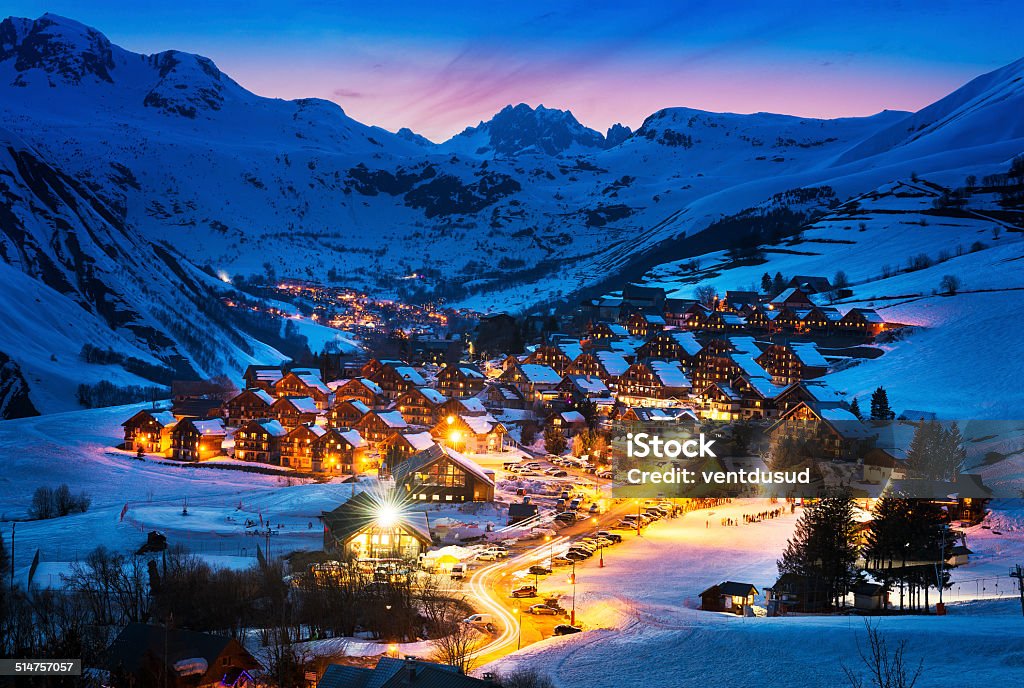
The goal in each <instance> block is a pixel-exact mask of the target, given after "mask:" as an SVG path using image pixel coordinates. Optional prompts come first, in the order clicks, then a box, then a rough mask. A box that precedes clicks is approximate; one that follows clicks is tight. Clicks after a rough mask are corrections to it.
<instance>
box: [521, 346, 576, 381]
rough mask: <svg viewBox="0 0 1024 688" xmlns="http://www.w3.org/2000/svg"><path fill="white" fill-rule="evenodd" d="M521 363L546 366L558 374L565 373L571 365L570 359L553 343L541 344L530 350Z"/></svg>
mask: <svg viewBox="0 0 1024 688" xmlns="http://www.w3.org/2000/svg"><path fill="white" fill-rule="evenodd" d="M523 363H533V364H536V365H540V366H547V367H549V368H553V369H554V370H555V372H557V373H558V374H559V375H565V371H566V370H568V369H569V366H570V365H572V359H571V358H570V357H569V356H567V355H566V353H565V352H564V351H563V350H562V349H560V348H559V347H557V346H555V345H554V344H542V345H540V346H538V347H537V348H536V349H534V350H533V351H532V352H530V355H529V356H527V357H526V358H525V359H524V360H523Z"/></svg>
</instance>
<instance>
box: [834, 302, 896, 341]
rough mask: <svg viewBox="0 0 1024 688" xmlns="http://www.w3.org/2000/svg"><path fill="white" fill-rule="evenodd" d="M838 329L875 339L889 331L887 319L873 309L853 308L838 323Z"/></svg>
mask: <svg viewBox="0 0 1024 688" xmlns="http://www.w3.org/2000/svg"><path fill="white" fill-rule="evenodd" d="M836 327H838V329H840V330H844V331H846V332H856V333H858V334H863V335H865V336H867V337H874V336H876V335H879V334H881V333H882V332H884V331H885V330H886V329H887V325H886V322H885V319H884V318H883V317H882V316H881V315H879V314H878V311H876V310H874V309H871V308H851V309H850V310H849V311H847V313H846V315H844V316H843V317H842V319H841V320H840V321H839V322H838V323H837V325H836Z"/></svg>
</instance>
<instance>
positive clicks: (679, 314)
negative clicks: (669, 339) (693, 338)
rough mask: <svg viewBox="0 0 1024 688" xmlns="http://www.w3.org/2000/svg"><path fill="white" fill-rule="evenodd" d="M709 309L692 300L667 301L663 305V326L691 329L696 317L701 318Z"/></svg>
mask: <svg viewBox="0 0 1024 688" xmlns="http://www.w3.org/2000/svg"><path fill="white" fill-rule="evenodd" d="M710 310H711V309H710V308H708V307H707V306H705V305H704V304H702V303H700V302H699V301H695V300H693V299H668V300H667V301H666V303H665V324H666V325H672V326H673V327H684V328H686V329H693V328H692V325H693V321H694V318H696V317H703V316H705V315H707V313H708V312H709V311H710Z"/></svg>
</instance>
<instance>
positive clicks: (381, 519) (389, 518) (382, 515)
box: [377, 504, 398, 528]
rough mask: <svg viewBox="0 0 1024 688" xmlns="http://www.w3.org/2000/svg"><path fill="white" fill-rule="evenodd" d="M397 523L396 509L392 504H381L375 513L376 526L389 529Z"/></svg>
mask: <svg viewBox="0 0 1024 688" xmlns="http://www.w3.org/2000/svg"><path fill="white" fill-rule="evenodd" d="M397 523H398V509H397V508H396V507H395V506H394V505H393V504H381V505H380V507H379V509H378V511H377V524H378V525H380V526H381V527H382V528H391V527H393V526H395V525H396V524H397Z"/></svg>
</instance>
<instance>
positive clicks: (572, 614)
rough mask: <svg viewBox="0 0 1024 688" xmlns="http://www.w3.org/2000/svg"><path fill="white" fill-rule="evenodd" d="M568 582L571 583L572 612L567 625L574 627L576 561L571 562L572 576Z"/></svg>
mask: <svg viewBox="0 0 1024 688" xmlns="http://www.w3.org/2000/svg"><path fill="white" fill-rule="evenodd" d="M569 582H570V583H572V612H571V613H570V615H569V625H570V626H575V625H576V560H575V559H573V560H572V574H571V575H570V576H569Z"/></svg>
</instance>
